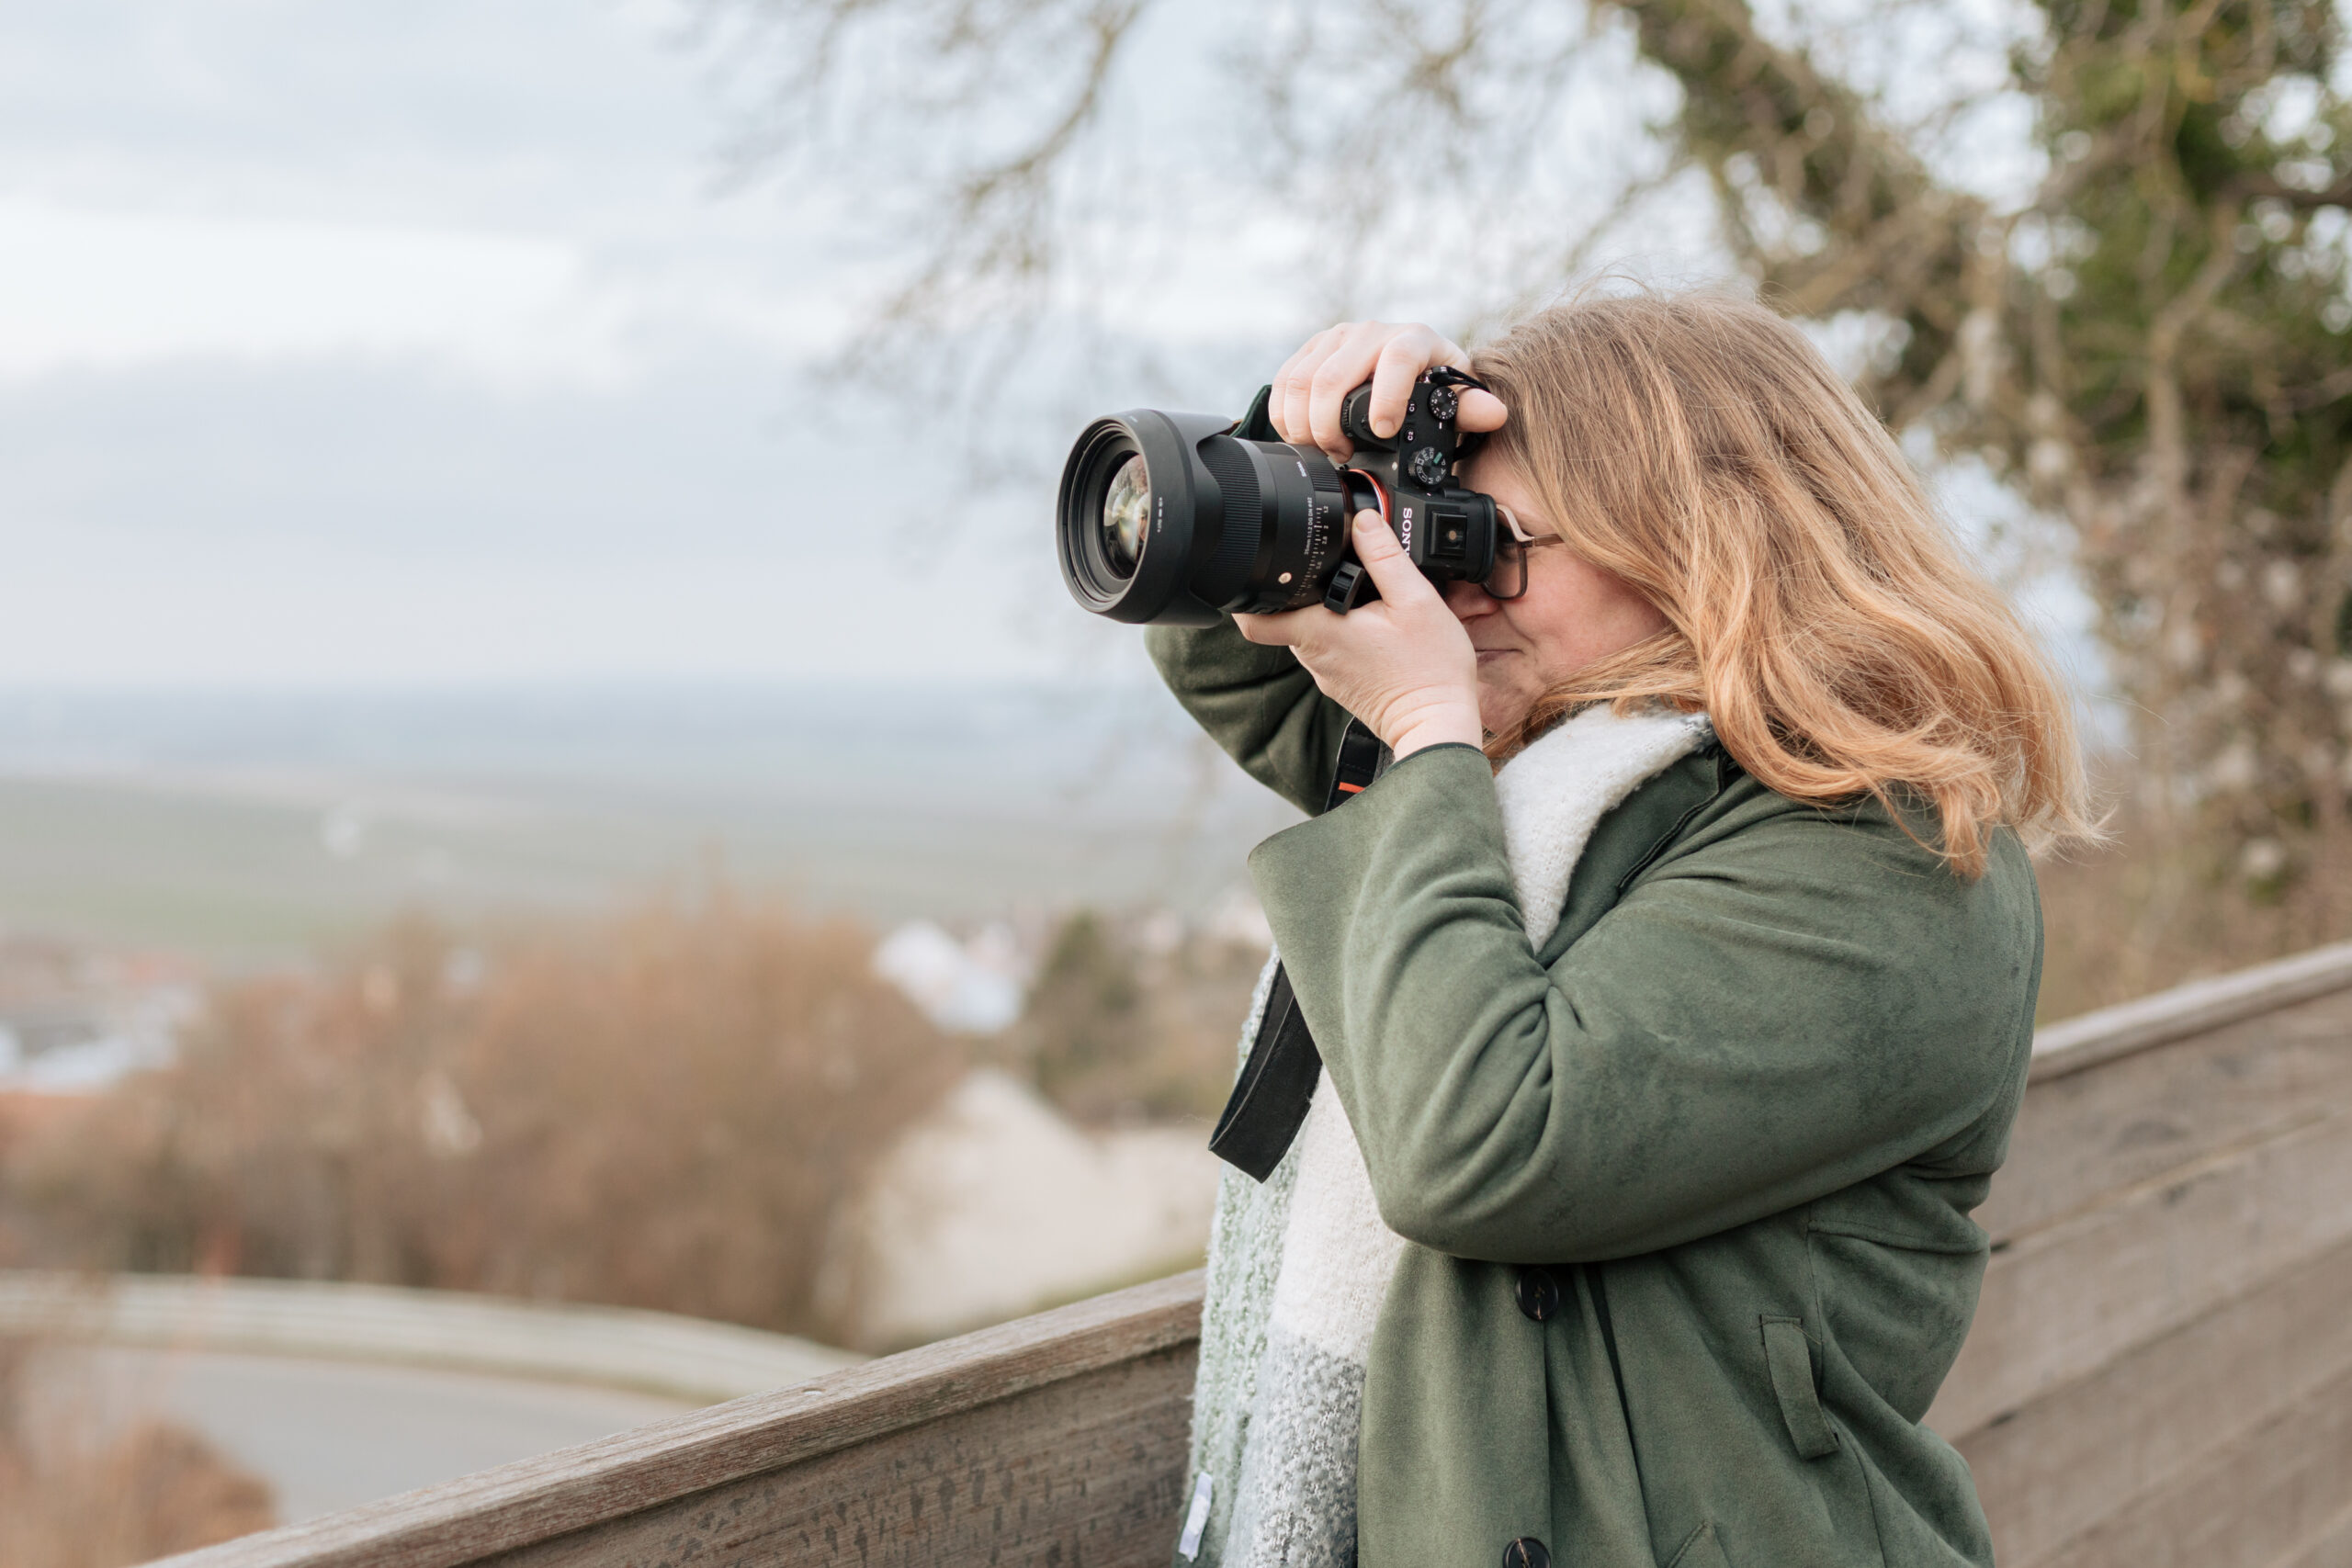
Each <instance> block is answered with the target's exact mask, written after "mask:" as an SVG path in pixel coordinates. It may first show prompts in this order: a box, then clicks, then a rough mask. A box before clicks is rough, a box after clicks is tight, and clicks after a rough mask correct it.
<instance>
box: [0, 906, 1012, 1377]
mask: <svg viewBox="0 0 2352 1568" xmlns="http://www.w3.org/2000/svg"><path fill="white" fill-rule="evenodd" d="M872 947H873V937H872V933H871V932H868V931H864V930H862V929H860V928H858V927H856V926H854V925H852V924H850V923H848V922H845V921H833V922H826V923H821V924H820V923H815V922H809V921H805V920H802V919H799V918H797V916H795V915H794V914H793V913H792V912H791V911H789V910H787V909H785V908H778V907H775V906H773V905H763V904H757V903H752V902H748V901H744V900H740V899H737V898H733V897H729V896H727V895H725V894H724V893H720V894H716V895H713V896H710V897H706V898H704V899H701V900H698V901H695V902H693V903H678V902H673V901H669V900H650V901H648V902H646V903H644V904H642V905H640V906H638V907H636V908H631V909H628V910H627V911H625V912H623V913H621V914H619V915H617V916H615V917H612V918H609V919H601V920H595V921H579V922H563V923H554V922H550V923H548V924H544V925H540V926H537V927H534V928H531V929H528V930H525V931H516V932H515V933H514V934H512V935H511V936H510V937H509V938H508V939H507V940H506V941H503V942H498V943H496V944H494V945H493V946H492V947H491V948H490V949H489V950H487V951H486V952H482V953H476V952H474V951H473V950H470V949H468V948H464V947H460V946H458V945H456V944H455V943H453V942H452V941H451V940H450V939H449V938H448V937H447V935H446V934H445V933H442V932H439V931H435V930H433V929H431V928H429V927H425V926H422V925H416V924H409V925H403V926H400V927H397V928H395V929H393V930H391V931H387V932H385V933H383V934H381V935H380V936H379V937H377V938H375V939H374V940H372V941H370V942H368V943H366V944H365V945H363V946H361V947H360V948H359V949H357V950H356V952H354V953H351V954H349V955H348V957H347V958H346V960H345V962H343V963H342V964H337V965H335V966H334V968H332V969H331V970H329V971H327V972H325V973H323V974H320V975H316V976H309V975H304V976H283V977H267V978H254V979H246V980H238V981H231V982H227V983H224V984H222V985H220V986H219V987H216V988H215V989H214V991H213V992H212V994H211V995H210V996H209V998H207V1006H206V1009H205V1012H204V1015H203V1017H202V1018H201V1019H200V1020H199V1021H198V1024H197V1025H196V1027H195V1028H194V1029H193V1030H191V1032H189V1034H188V1036H187V1038H186V1039H185V1040H184V1041H183V1042H182V1045H181V1051H180V1055H179V1058H178V1060H177V1061H176V1062H175V1063H174V1064H173V1065H172V1066H169V1067H167V1068H164V1069H163V1070H161V1071H158V1072H155V1073H152V1074H147V1075H142V1076H141V1077H136V1078H133V1079H131V1080H130V1081H128V1082H126V1083H125V1084H124V1085H123V1086H122V1087H121V1088H120V1089H117V1090H115V1091H114V1092H112V1093H109V1094H107V1095H104V1096H100V1097H97V1098H96V1099H94V1100H91V1101H89V1102H88V1104H87V1105H86V1106H84V1107H81V1108H79V1109H78V1110H77V1111H74V1112H73V1113H70V1114H62V1115H60V1116H58V1117H56V1118H54V1119H51V1121H49V1122H46V1123H45V1124H44V1125H42V1126H41V1127H40V1128H39V1129H37V1130H36V1131H35V1132H33V1133H32V1134H29V1135H28V1136H27V1137H26V1138H25V1139H24V1140H23V1142H22V1143H21V1145H19V1146H17V1147H16V1148H13V1149H11V1150H9V1151H8V1157H7V1159H6V1166H5V1169H0V1177H4V1178H5V1180H0V1219H5V1221H6V1230H7V1241H8V1243H9V1247H10V1250H11V1251H12V1252H13V1254H14V1255H15V1256H14V1257H13V1258H11V1259H10V1260H11V1261H13V1262H18V1263H35V1264H40V1265H46V1266H52V1267H54V1266H72V1267H90V1268H101V1269H152V1270H164V1271H184V1270H189V1269H195V1270H198V1271H217V1272H223V1273H247V1274H258V1275H266V1276H277V1277H281V1278H294V1279H332V1280H367V1281H373V1282H379V1283H386V1284H401V1285H419V1286H431V1287H436V1288H440V1289H448V1290H470V1291H490V1292H501V1293H504V1294H510V1295H516V1296H526V1297H537V1298H545V1299H551V1300H560V1301H582V1302H602V1303H612V1304H616V1305H623V1306H643V1307H653V1308H659V1309H662V1310H665V1311H670V1312H681V1313H688V1314H695V1315H697V1316H703V1317H714V1318H726V1319H731V1320H733V1321H735V1322H739V1323H747V1324H751V1325H753V1326H756V1327H761V1328H775V1329H786V1330H791V1331H797V1332H818V1333H824V1332H829V1331H833V1330H837V1329H838V1328H840V1327H841V1326H842V1325H834V1324H830V1323H826V1322H823V1321H820V1314H819V1312H818V1308H817V1306H816V1300H817V1296H816V1287H817V1276H818V1274H819V1271H820V1267H821V1265H822V1261H823V1258H824V1256H825V1250H826V1247H827V1244H828V1239H829V1231H830V1227H831V1224H832V1223H833V1220H834V1217H835V1214H836V1213H837V1212H838V1211H839V1209H840V1207H841V1205H842V1201H843V1200H844V1199H846V1198H847V1197H848V1196H849V1195H850V1194H851V1193H852V1192H853V1191H854V1189H855V1187H856V1185H857V1183H858V1181H859V1179H860V1178H861V1177H862V1176H863V1174H864V1172H865V1168H866V1166H867V1164H868V1162H869V1161H871V1160H872V1159H873V1158H874V1157H875V1156H877V1155H878V1154H879V1153H881V1152H882V1151H883V1150H884V1149H885V1148H886V1147H887V1146H888V1144H889V1142H890V1140H891V1138H892V1137H893V1136H894V1135H895V1134H897V1133H898V1132H899V1130H900V1129H901V1128H903V1127H904V1126H906V1125H907V1124H908V1123H909V1122H911V1121H913V1120H914V1119H916V1118H917V1117H919V1116H921V1115H922V1113H923V1112H925V1111H928V1110H929V1109H930V1108H931V1107H932V1106H933V1105H934V1104H936V1103H937V1101H938V1100H939V1099H940V1098H941V1096H943V1095H944V1093H945V1092H946V1090H947V1089H948V1088H949V1086H950V1085H952V1084H953V1083H954V1082H955V1080H956V1077H958V1076H959V1075H960V1074H961V1073H962V1072H963V1070H964V1069H965V1067H966V1066H967V1062H966V1059H965V1056H964V1054H963V1052H962V1051H961V1050H960V1049H959V1048H958V1047H957V1046H956V1044H955V1043H953V1042H951V1041H949V1040H947V1039H946V1038H944V1036H942V1035H941V1034H940V1033H939V1032H938V1031H937V1030H935V1029H933V1027H932V1026H931V1025H930V1024H929V1023H928V1022H927V1021H925V1020H924V1019H923V1018H922V1015H921V1014H920V1013H918V1012H917V1011H916V1010H914V1008H913V1006H912V1005H911V1004H910V1003H909V1002H908V1001H907V1000H906V998H903V997H901V996H900V995H899V993H898V992H897V991H896V990H894V989H893V988H891V987H889V986H888V985H887V984H885V983H884V982H882V981H880V980H878V979H876V978H875V977H874V976H873V975H872V974H871V973H870V971H869V968H868V964H867V957H868V954H869V953H870V952H871V949H872Z"/></svg>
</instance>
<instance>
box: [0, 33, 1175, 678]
mask: <svg viewBox="0 0 2352 1568" xmlns="http://www.w3.org/2000/svg"><path fill="white" fill-rule="evenodd" d="M677 36H678V34H677V19H676V11H675V8H674V7H673V6H669V5H666V4H660V3H656V0H566V3H559V0H508V3H506V4H503V5H499V6H479V5H468V4H457V3H453V0H411V3H410V4H406V5H402V6H331V7H328V6H300V5H295V4H291V3H288V0H243V3H215V4H209V5H204V6H189V5H187V4H185V3H184V0H84V3H81V4H76V5H74V6H53V5H40V4H30V3H25V0H0V541H5V549H6V570H0V681H6V682H159V681H160V682H232V683H242V682H271V683H280V682H303V683H333V682H345V681H366V682H388V681H389V682H415V681H424V682H443V681H458V682H478V681H509V680H515V679H537V678H547V677H555V678H571V677H595V676H604V675H623V676H679V675H685V676H698V675H718V676H777V675H783V676H805V675H823V674H827V673H831V672H834V671H847V670H854V671H859V672H862V673H865V674H886V675H887V674H919V673H933V672H937V671H942V670H951V671H954V672H956V674H958V675H963V676H981V677H985V676H990V675H1000V674H1012V673H1022V672H1042V671H1067V670H1069V669H1070V668H1071V667H1072V666H1073V663H1074V662H1075V663H1076V664H1079V665H1085V664H1089V663H1092V662H1095V661H1096V660H1098V659H1109V660H1114V661H1115V660H1118V659H1119V658H1122V657H1125V656H1126V653H1127V652H1128V651H1129V650H1128V645H1129V644H1131V642H1132V640H1133V639H1132V638H1131V637H1130V638H1113V637H1096V636H1091V635H1090V633H1091V632H1092V631H1093V630H1095V629H1096V628H1091V627H1089V626H1082V625H1078V624H1077V623H1081V622H1083V621H1084V619H1085V618H1084V617H1082V616H1080V615H1078V613H1077V612H1076V611H1075V610H1072V609H1070V608H1069V607H1068V605H1067V604H1066V602H1064V601H1062V600H1061V597H1060V590H1059V587H1058V584H1057V582H1056V581H1055V580H1054V577H1053V568H1052V565H1051V556H1050V553H1049V547H1048V542H1047V538H1046V519H1045V517H1044V516H1042V515H1034V516H1033V515H1031V512H1032V511H1033V510H1035V509H1036V508H1038V507H1039V506H1040V505H1041V504H1042V503H1041V502H1039V501H1038V499H1037V498H1036V497H1035V496H1033V495H1029V494H1027V493H1026V492H1023V493H1020V494H1016V495H1014V496H1011V497H1007V498H1003V499H1001V500H999V501H997V502H993V503H992V508H991V510H990V512H989V516H988V517H987V518H985V519H982V520H980V522H979V523H978V524H967V525H964V526H944V525H947V524H950V523H952V522H953V521H954V520H955V518H954V513H955V511H956V509H958V508H964V507H968V506H969V505H970V504H971V503H970V502H968V500H967V498H966V497H965V496H964V495H963V494H962V493H960V492H959V490H958V487H957V486H956V484H955V482H954V478H953V475H952V473H951V472H949V471H947V469H946V468H945V467H944V459H943V458H942V457H940V456H938V455H937V454H935V453H926V452H923V451H922V450H921V449H920V448H918V449H917V450H916V451H914V452H912V453H910V452H909V450H907V449H906V448H905V447H904V446H900V445H899V444H897V443H895V442H892V441H888V440H885V439H884V438H883V437H882V436H881V435H880V434H879V433H876V434H871V435H867V436H865V437H862V438H861V437H860V436H859V435H857V434H855V433H851V434H847V435H844V433H843V432H842V430H841V429H839V428H838V427H833V428H826V427H822V426H820V425H818V424H817V423H814V422H813V420H812V418H811V416H812V414H813V413H814V412H816V406H817V403H818V401H819V400H821V398H822V396H823V393H822V389H820V388H817V387H814V386H812V385H810V384H809V382H808V381H807V379H806V367H807V366H808V365H809V363H810V362H811V361H812V360H813V359H814V358H816V357H817V356H820V355H822V354H823V353H824V352H825V351H827V350H828V349H830V348H831V347H832V346H834V345H836V344H838V343H839V342H840V341H841V338H842V333H844V331H845V329H846V327H847V325H848V323H849V321H850V320H851V312H852V311H853V310H854V309H855V307H856V303H857V301H858V299H859V298H860V296H859V294H858V289H859V288H860V287H861V285H862V284H863V283H864V282H865V281H866V280H868V279H870V277H871V276H873V275H874V265H873V264H874V262H875V258H874V257H873V256H872V255H868V254H858V253H856V252H855V251H854V249H852V248H851V246H850V244H849V243H848V242H846V241H845V240H844V239H842V237H841V231H842V225H840V224H839V223H836V222H832V221H830V220H828V219H827V217H826V216H825V213H824V210H823V202H824V199H825V197H824V193H821V192H820V193H814V194H811V195H809V196H806V197H803V198H801V199H800V200H798V201H795V200H794V199H791V198H789V197H787V195H786V193H783V192H779V191H778V190H776V189H775V188H773V187H755V188H752V189H749V190H740V191H737V192H735V193H733V194H726V193H724V192H722V190H721V189H720V186H719V182H718V179H717V178H716V171H717V170H718V158H717V156H716V149H717V148H718V145H719V141H720V135H719V127H718V116H717V114H716V111H715V108H714V105H713V101H712V95H711V93H710V91H709V90H708V86H707V62H706V61H704V60H703V59H701V58H700V57H698V56H696V55H695V53H694V52H692V51H690V50H688V49H685V48H683V47H681V46H680V44H679V43H678V41H677ZM845 442H846V443H847V445H846V446H845V445H844V443H845ZM934 523H936V524H939V525H943V526H940V527H939V528H938V530H937V532H938V541H939V542H938V543H937V545H936V546H932V545H929V544H928V543H926V541H924V540H923V539H922V538H920V537H910V533H912V532H915V531H918V530H921V529H922V528H923V527H925V526H927V525H931V524H934ZM880 536H889V537H888V538H887V539H885V538H882V537H880ZM1101 629H1102V630H1103V631H1107V630H1108V628H1101Z"/></svg>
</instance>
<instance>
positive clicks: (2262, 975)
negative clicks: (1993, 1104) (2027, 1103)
mask: <svg viewBox="0 0 2352 1568" xmlns="http://www.w3.org/2000/svg"><path fill="white" fill-rule="evenodd" d="M2346 987H2352V942H2337V943H2335V945H2334V946H2332V947H2315V948H2313V949H2312V950H2311V951H2310V952H2309V953H2297V954H2295V956H2293V957H2292V958H2281V959H2278V960H2277V961H2276V962H2274V963H2270V964H2256V965H2255V966H2254V967H2253V968H2251V969H2239V970H2235V971H2233V972H2232V973H2230V974H2227V975H2217V976H2214V977H2213V978H2211V979H2210V980H2191V981H2189V982H2188V984H2187V985H2185V986H2175V987H2173V988H2172V989H2171V990H2169V991H2158V992H2157V993H2156V994H2155V995H2154V996H2152V997H2140V998H2135V999H2133V1000H2131V1001H2128V1002H2119V1003H2117V1004H2116V1005H2115V1006H2113V1007H2108V1008H2101V1009H2099V1010H2098V1011H2097V1012H2086V1013H2085V1014H2083V1015H2082V1016H2081V1017H2080V1018H2070V1019H2068V1020H2066V1021H2064V1023H2053V1024H2052V1025H2051V1026H2050V1027H2049V1028H2047V1029H2044V1030H2041V1031H2040V1032H2037V1033H2036V1034H2035V1035H2034V1037H2033V1067H2032V1081H2033V1082H2035V1083H2044V1082H2047V1081H2048V1080H2049V1079H2052V1078H2059V1077H2065V1076H2066V1075H2067V1074H2069V1073H2079V1072H2081V1071H2082V1070H2083V1069H2084V1068H2086V1067H2095V1066H2098V1065H2099V1064H2100V1063H2102V1062H2111V1061H2113V1060H2114V1059H2115V1058H2116V1057H2118V1056H2128V1055H2131V1053H2133V1052H2134V1051H2145V1050H2147V1049H2149V1048H2150V1047H2151V1046H2155V1045H2163V1044H2166V1043H2170V1042H2172V1041H2175V1040H2180V1039H2184V1038H2186V1037H2188V1035H2191V1034H2201V1033H2203V1032H2205V1031H2207V1030H2209V1029H2220V1028H2222V1026H2223V1025H2225V1024H2231V1023H2235V1022H2237V1021H2239V1020H2240V1019H2245V1018H2255V1017H2258V1016H2259V1015H2261V1014H2263V1013H2266V1012H2274V1011H2276V1010H2278V1009H2279V1008H2283V1007H2291V1006H2293V1005H2294V1004H2295V1003H2297V1002H2302V1001H2309V1000H2311V999H2312V998H2315V997H2324V996H2327V995H2329V994H2330V993H2332V992H2335V991H2340V990H2343V989H2345V988H2346Z"/></svg>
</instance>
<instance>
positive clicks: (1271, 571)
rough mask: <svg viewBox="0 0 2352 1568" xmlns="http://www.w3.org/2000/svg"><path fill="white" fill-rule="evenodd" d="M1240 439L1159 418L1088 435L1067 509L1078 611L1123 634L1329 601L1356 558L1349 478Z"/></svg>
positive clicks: (1304, 456)
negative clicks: (1349, 553) (1349, 521)
mask: <svg viewBox="0 0 2352 1568" xmlns="http://www.w3.org/2000/svg"><path fill="white" fill-rule="evenodd" d="M1232 427H1233V422H1232V421H1231V420H1228V419H1219V418H1216V417H1214V416H1212V415H1208V414H1193V413H1167V412H1161V411H1159V410H1157V409H1135V410H1131V411H1129V412H1126V413H1123V414H1118V415H1116V416H1114V417H1113V418H1110V419H1098V420H1096V421H1095V422H1094V423H1092V424H1091V425H1089V426H1087V428H1086V430H1085V432H1084V433H1083V434H1080V436H1079V438H1078V443H1077V445H1076V446H1072V447H1071V448H1070V454H1069V462H1068V463H1067V464H1065V465H1064V466H1063V468H1062V483H1061V494H1060V498H1059V501H1058V502H1057V507H1056V530H1055V533H1056V538H1057V543H1058V546H1059V553H1060V556H1061V566H1062V581H1064V582H1066V583H1067V584H1069V591H1070V596H1071V597H1072V598H1074V599H1076V600H1077V601H1078V602H1079V603H1080V604H1081V605H1083V606H1085V607H1086V608H1087V609H1089V610H1091V611H1092V612H1093V613H1094V614H1096V615H1108V616H1110V617H1111V618H1112V619H1114V620H1119V621H1130V622H1143V623H1149V624H1155V625H1161V626H1212V625H1215V624H1216V620H1217V617H1218V614H1219V612H1221V611H1227V610H1248V611H1256V612H1269V611H1276V610H1293V609H1296V608H1298V607H1299V606H1300V605H1302V604H1315V603H1316V602H1317V601H1318V600H1319V599H1320V598H1321V597H1322V594H1323V589H1324V585H1325V584H1326V583H1327V582H1329V580H1330V575H1331V572H1332V570H1333V569H1334V568H1336V567H1337V566H1338V565H1339V564H1340V559H1341V558H1342V557H1343V555H1344V553H1345V550H1346V545H1347V527H1346V516H1347V510H1346V498H1347V491H1346V486H1345V482H1344V481H1343V480H1342V479H1341V478H1340V471H1339V470H1338V469H1337V468H1333V467H1332V466H1331V462H1330V459H1329V458H1328V457H1324V456H1323V454H1322V453H1320V452H1317V451H1316V450H1315V449H1314V448H1312V447H1302V446H1290V445H1288V444H1286V443H1283V442H1280V441H1245V440H1243V439H1241V438H1240V437H1238V436H1236V435H1234V434H1231V432H1232Z"/></svg>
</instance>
